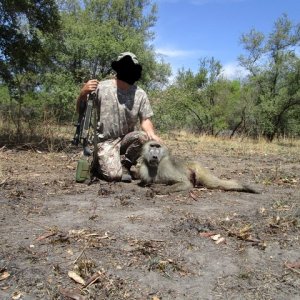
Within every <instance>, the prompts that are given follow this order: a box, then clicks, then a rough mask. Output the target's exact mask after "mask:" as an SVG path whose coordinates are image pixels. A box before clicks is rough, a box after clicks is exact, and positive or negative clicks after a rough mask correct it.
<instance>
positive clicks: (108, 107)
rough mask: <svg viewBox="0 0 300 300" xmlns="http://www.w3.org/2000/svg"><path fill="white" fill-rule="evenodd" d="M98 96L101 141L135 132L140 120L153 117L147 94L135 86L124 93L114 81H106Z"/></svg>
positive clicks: (98, 122)
mask: <svg viewBox="0 0 300 300" xmlns="http://www.w3.org/2000/svg"><path fill="white" fill-rule="evenodd" d="M96 95H97V104H98V105H97V115H98V120H97V134H98V138H99V141H105V140H108V139H115V138H118V137H122V136H124V135H126V134H127V133H129V132H132V131H134V128H135V125H137V123H138V121H139V120H142V119H147V118H150V117H151V116H152V115H153V111H152V108H151V106H150V102H149V99H148V97H147V94H146V93H145V91H144V90H142V89H141V88H139V87H137V86H135V85H133V86H131V87H130V88H129V89H128V90H127V91H124V90H120V89H118V88H117V86H116V83H115V80H114V79H109V80H104V81H102V82H100V83H99V84H98V87H97V90H96Z"/></svg>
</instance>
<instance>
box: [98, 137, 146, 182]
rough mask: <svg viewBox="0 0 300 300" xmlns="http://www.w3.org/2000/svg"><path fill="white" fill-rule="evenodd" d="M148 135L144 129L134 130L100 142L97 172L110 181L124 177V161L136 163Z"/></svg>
mask: <svg viewBox="0 0 300 300" xmlns="http://www.w3.org/2000/svg"><path fill="white" fill-rule="evenodd" d="M147 140H148V137H147V135H146V134H145V132H143V131H133V132H130V133H128V134H126V135H125V136H124V137H120V138H117V139H114V140H107V141H104V142H100V143H98V145H97V146H98V149H97V150H98V151H97V158H96V162H94V168H95V171H96V173H97V174H98V175H99V176H100V177H101V178H103V179H105V180H108V181H120V180H121V177H122V161H123V160H127V162H128V161H129V162H131V163H132V164H136V161H137V159H138V157H139V156H140V153H141V150H142V146H143V144H144V143H145V142H147Z"/></svg>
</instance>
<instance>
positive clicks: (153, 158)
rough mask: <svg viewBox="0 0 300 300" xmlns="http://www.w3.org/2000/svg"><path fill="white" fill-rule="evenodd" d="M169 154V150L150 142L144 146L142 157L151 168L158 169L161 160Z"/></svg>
mask: <svg viewBox="0 0 300 300" xmlns="http://www.w3.org/2000/svg"><path fill="white" fill-rule="evenodd" d="M167 154H168V151H167V149H166V148H165V147H164V146H163V145H161V144H160V143H158V142H155V141H150V142H147V143H146V144H145V145H144V146H143V153H142V157H143V160H144V161H145V162H146V163H147V165H148V166H150V167H157V166H158V164H159V162H160V161H161V159H162V158H163V157H164V156H166V155H167Z"/></svg>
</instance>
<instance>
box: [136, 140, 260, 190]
mask: <svg viewBox="0 0 300 300" xmlns="http://www.w3.org/2000/svg"><path fill="white" fill-rule="evenodd" d="M139 176H140V179H141V185H144V186H150V185H153V184H154V185H153V189H154V191H155V192H157V193H160V194H169V193H173V192H181V191H189V190H191V189H192V188H193V187H200V186H202V187H206V188H208V189H221V190H225V191H238V192H247V193H258V192H257V191H256V190H254V189H253V188H251V187H249V186H248V185H244V184H241V183H239V182H237V181H235V180H223V179H220V178H218V177H216V176H214V175H213V174H212V173H211V172H210V171H209V170H207V169H206V168H204V167H203V166H201V164H200V163H199V162H197V161H180V160H178V159H177V158H174V157H172V156H171V155H170V153H169V151H168V149H167V147H166V146H164V145H163V144H161V143H158V142H156V141H149V142H147V143H145V145H144V146H143V149H142V155H141V165H140V169H139Z"/></svg>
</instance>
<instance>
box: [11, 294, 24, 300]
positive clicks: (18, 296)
mask: <svg viewBox="0 0 300 300" xmlns="http://www.w3.org/2000/svg"><path fill="white" fill-rule="evenodd" d="M22 295H23V293H21V292H14V293H13V294H12V296H11V298H12V299H13V300H18V299H21V297H22Z"/></svg>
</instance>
